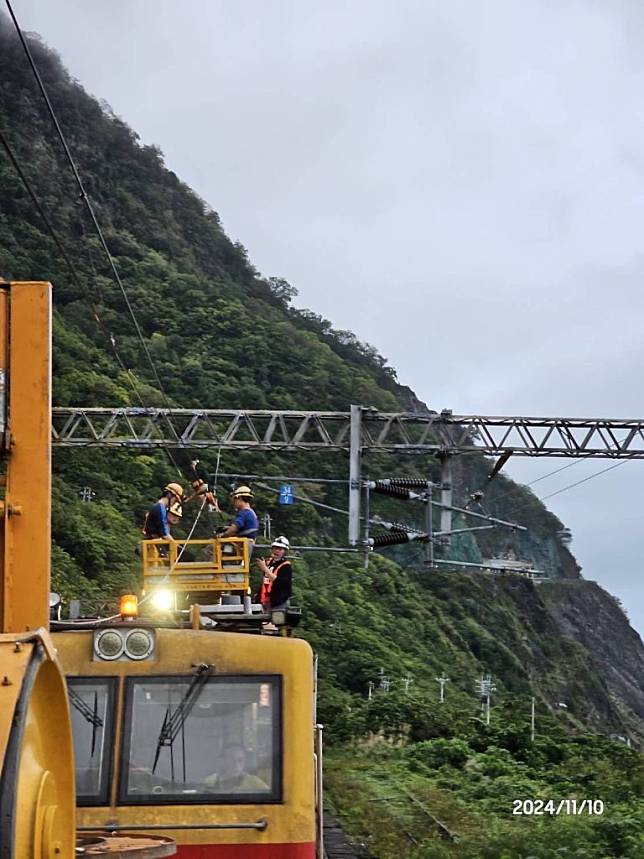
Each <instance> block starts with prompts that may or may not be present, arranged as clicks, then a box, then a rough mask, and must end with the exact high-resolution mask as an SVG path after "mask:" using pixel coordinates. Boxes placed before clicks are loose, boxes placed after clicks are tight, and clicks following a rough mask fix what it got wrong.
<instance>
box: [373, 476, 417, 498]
mask: <svg viewBox="0 0 644 859" xmlns="http://www.w3.org/2000/svg"><path fill="white" fill-rule="evenodd" d="M421 483H422V481H421ZM424 485H425V486H426V485H427V484H426V483H425V484H424ZM366 486H367V488H368V489H370V490H371V491H372V492H377V493H379V494H380V495H390V496H391V497H392V498H401V499H403V500H404V501H411V500H413V499H415V498H420V497H421V496H420V495H419V494H418V493H417V492H412V491H411V489H408V488H406V487H405V486H399V485H397V484H395V483H394V482H393V481H392V480H370V481H368V483H367V484H366Z"/></svg>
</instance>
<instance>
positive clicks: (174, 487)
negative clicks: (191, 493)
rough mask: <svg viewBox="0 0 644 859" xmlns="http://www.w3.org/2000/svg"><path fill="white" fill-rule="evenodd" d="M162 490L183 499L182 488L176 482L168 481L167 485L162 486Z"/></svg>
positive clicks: (180, 499)
mask: <svg viewBox="0 0 644 859" xmlns="http://www.w3.org/2000/svg"><path fill="white" fill-rule="evenodd" d="M163 491H164V492H171V493H172V494H173V495H175V496H176V497H177V498H178V499H179V501H183V489H182V488H181V486H179V484H178V483H168V485H167V486H164V487H163Z"/></svg>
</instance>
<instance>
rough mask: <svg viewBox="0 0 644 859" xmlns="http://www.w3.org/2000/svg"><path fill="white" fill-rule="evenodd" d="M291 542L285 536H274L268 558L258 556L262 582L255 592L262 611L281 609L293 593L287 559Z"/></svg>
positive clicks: (289, 564)
mask: <svg viewBox="0 0 644 859" xmlns="http://www.w3.org/2000/svg"><path fill="white" fill-rule="evenodd" d="M290 547H291V544H290V543H289V541H288V539H287V538H286V537H283V536H282V537H276V538H275V540H273V542H272V543H271V554H270V557H269V558H266V559H264V558H260V559H259V560H258V561H257V565H258V566H259V568H260V570H261V571H262V584H261V585H260V588H259V592H258V594H257V601H258V602H260V603H261V604H262V606H263V608H264V611H274V610H275V609H283V608H286V606H287V605H288V601H289V599H290V598H291V596H292V593H293V568H292V567H291V562H290V561H289V560H288V558H287V555H288V550H289V549H290Z"/></svg>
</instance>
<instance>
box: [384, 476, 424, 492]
mask: <svg viewBox="0 0 644 859" xmlns="http://www.w3.org/2000/svg"><path fill="white" fill-rule="evenodd" d="M428 482H430V481H427V480H423V479H422V477H388V478H387V479H386V480H385V479H383V480H377V481H376V483H385V484H388V485H390V486H404V487H405V488H406V489H427V484H428Z"/></svg>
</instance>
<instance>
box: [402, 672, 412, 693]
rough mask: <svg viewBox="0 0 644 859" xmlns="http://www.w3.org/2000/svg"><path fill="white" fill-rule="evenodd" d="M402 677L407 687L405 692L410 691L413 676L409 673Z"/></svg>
mask: <svg viewBox="0 0 644 859" xmlns="http://www.w3.org/2000/svg"><path fill="white" fill-rule="evenodd" d="M400 679H401V682H402V684H403V686H404V687H405V692H409V687H410V685H411V684H412V683H413V682H414V680H413V677H410V676H409V675H407V676H406V677H401V678H400Z"/></svg>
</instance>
